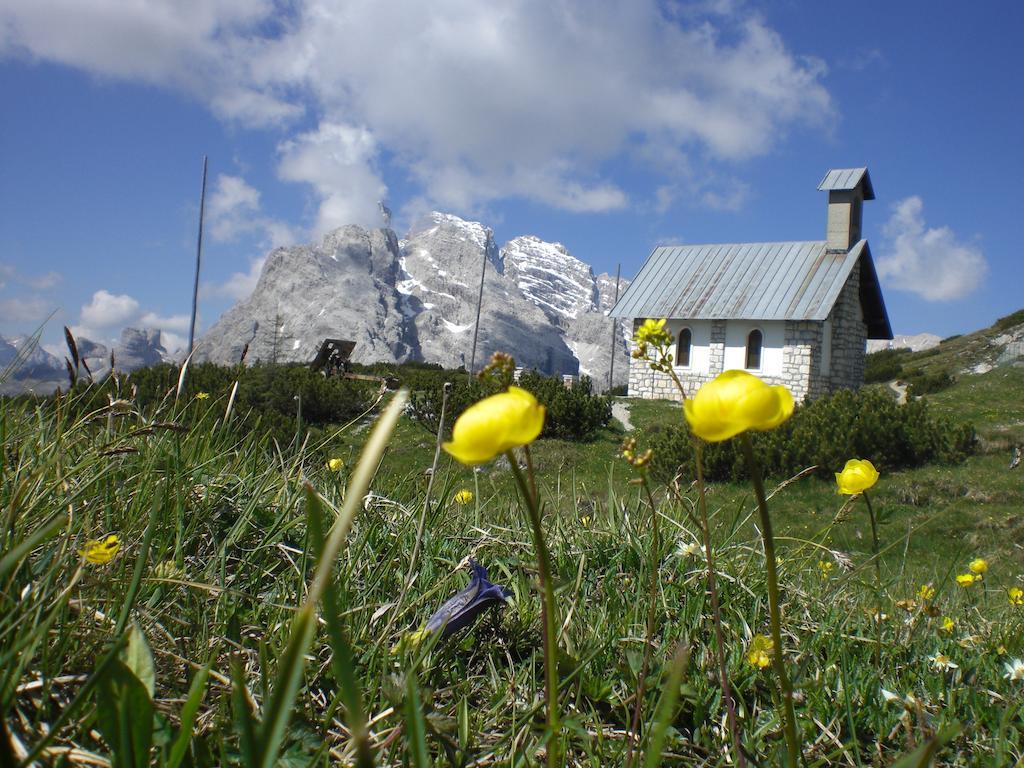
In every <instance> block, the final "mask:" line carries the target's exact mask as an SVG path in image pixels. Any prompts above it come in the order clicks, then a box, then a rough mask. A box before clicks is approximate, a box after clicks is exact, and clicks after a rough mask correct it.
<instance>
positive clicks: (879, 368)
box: [864, 348, 910, 384]
mask: <svg viewBox="0 0 1024 768" xmlns="http://www.w3.org/2000/svg"><path fill="white" fill-rule="evenodd" d="M909 352H910V350H909V349H905V348H903V349H882V350H879V351H878V352H873V353H871V354H870V355H867V356H866V357H865V358H864V383H865V384H875V383H877V382H881V381H892V380H893V379H898V378H899V377H900V376H901V375H902V373H903V360H904V357H905V356H906V355H907V354H908V353H909Z"/></svg>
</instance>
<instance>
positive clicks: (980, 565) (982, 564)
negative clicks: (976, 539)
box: [967, 557, 988, 576]
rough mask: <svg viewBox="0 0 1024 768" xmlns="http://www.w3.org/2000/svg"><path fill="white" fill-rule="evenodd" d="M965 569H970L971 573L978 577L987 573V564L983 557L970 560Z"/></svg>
mask: <svg viewBox="0 0 1024 768" xmlns="http://www.w3.org/2000/svg"><path fill="white" fill-rule="evenodd" d="M967 567H968V568H970V569H971V573H976V574H978V575H979V576H980V575H981V574H983V573H985V572H986V571H988V562H987V561H986V560H985V558H983V557H976V558H974V559H973V560H971V562H970V564H969V565H968V566H967Z"/></svg>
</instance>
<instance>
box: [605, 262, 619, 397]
mask: <svg viewBox="0 0 1024 768" xmlns="http://www.w3.org/2000/svg"><path fill="white" fill-rule="evenodd" d="M621 272H622V262H621V261H620V262H619V264H618V266H617V267H615V304H618V303H619V275H620V274H621ZM615 304H612V309H614V308H615ZM617 331H618V323H617V322H616V321H615V318H614V317H613V318H612V363H611V365H609V366H608V391H609V392H610V391H611V389H612V381H613V379H612V375H613V374H614V373H615V337H616V335H617V333H616V332H617Z"/></svg>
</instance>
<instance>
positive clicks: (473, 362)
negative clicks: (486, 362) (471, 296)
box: [466, 247, 487, 381]
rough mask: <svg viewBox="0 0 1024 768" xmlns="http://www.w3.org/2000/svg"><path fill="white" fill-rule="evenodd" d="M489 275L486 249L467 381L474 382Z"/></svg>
mask: <svg viewBox="0 0 1024 768" xmlns="http://www.w3.org/2000/svg"><path fill="white" fill-rule="evenodd" d="M486 274H487V248H486V247H485V248H484V257H483V264H482V265H481V267H480V293H479V295H478V296H477V297H476V322H475V323H474V324H473V353H472V354H471V355H470V356H469V374H468V376H467V379H466V380H467V381H473V369H474V368H475V367H476V337H477V334H478V333H480V305H481V304H483V302H484V275H486Z"/></svg>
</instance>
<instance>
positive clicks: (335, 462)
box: [327, 459, 345, 472]
mask: <svg viewBox="0 0 1024 768" xmlns="http://www.w3.org/2000/svg"><path fill="white" fill-rule="evenodd" d="M344 467H345V462H344V460H342V459H328V460H327V469H328V470H330V471H331V472H340V471H341V470H342V469H343V468H344Z"/></svg>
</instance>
